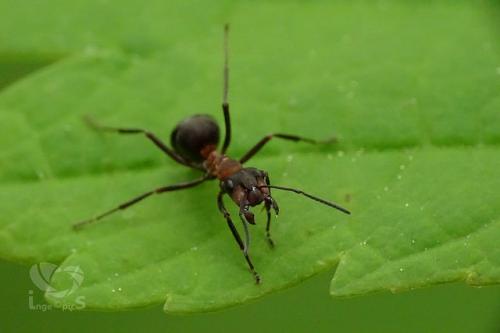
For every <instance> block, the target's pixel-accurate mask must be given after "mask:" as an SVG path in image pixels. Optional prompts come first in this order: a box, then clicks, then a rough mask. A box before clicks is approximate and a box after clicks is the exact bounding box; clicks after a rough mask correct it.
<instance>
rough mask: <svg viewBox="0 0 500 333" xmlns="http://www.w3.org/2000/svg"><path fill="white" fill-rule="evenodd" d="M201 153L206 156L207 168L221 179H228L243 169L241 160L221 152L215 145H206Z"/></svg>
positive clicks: (204, 163)
mask: <svg viewBox="0 0 500 333" xmlns="http://www.w3.org/2000/svg"><path fill="white" fill-rule="evenodd" d="M201 154H202V156H203V157H204V158H205V162H203V166H204V167H205V169H206V170H207V171H208V172H209V173H210V174H211V175H212V176H215V177H217V179H219V180H226V179H227V178H229V177H231V176H232V175H234V174H235V173H236V172H238V171H240V170H241V169H242V165H241V163H240V162H238V161H236V160H233V159H231V158H229V157H227V156H226V155H223V154H221V153H219V152H218V151H217V150H215V147H213V148H212V147H205V149H203V150H202V151H201Z"/></svg>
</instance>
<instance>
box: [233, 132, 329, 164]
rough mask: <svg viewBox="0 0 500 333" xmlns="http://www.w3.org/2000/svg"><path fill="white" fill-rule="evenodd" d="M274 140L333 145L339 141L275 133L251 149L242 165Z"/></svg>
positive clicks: (241, 159) (241, 161) (244, 157)
mask: <svg viewBox="0 0 500 333" xmlns="http://www.w3.org/2000/svg"><path fill="white" fill-rule="evenodd" d="M272 138H279V139H284V140H289V141H295V142H299V141H302V142H308V143H312V144H322V143H333V142H335V141H337V139H336V138H331V139H327V140H323V141H318V140H313V139H308V138H303V137H300V136H297V135H291V134H281V133H275V134H269V135H266V136H265V137H263V138H262V139H261V140H260V141H259V142H258V143H257V144H256V145H255V146H254V147H253V148H252V149H250V150H249V151H248V152H247V153H246V154H245V155H243V157H242V158H240V163H242V164H243V163H245V162H246V161H248V160H249V159H251V158H252V157H253V156H254V155H255V154H256V153H257V152H258V151H259V150H261V148H262V147H264V145H265V144H266V143H268V142H269V141H271V139H272Z"/></svg>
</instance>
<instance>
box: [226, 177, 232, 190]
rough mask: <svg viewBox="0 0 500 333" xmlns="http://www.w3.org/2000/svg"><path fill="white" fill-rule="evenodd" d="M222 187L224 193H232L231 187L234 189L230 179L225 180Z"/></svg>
mask: <svg viewBox="0 0 500 333" xmlns="http://www.w3.org/2000/svg"><path fill="white" fill-rule="evenodd" d="M224 187H225V189H226V191H232V190H233V187H234V184H233V181H232V180H231V179H228V180H226V181H225V182H224Z"/></svg>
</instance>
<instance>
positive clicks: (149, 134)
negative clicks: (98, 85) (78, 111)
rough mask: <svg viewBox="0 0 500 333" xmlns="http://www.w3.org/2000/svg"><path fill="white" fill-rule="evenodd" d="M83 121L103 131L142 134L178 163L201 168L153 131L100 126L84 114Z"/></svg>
mask: <svg viewBox="0 0 500 333" xmlns="http://www.w3.org/2000/svg"><path fill="white" fill-rule="evenodd" d="M83 119H84V120H85V122H86V123H87V124H88V125H89V126H90V127H92V128H94V129H96V130H98V131H104V132H114V133H118V134H143V135H144V136H146V138H147V139H149V140H150V141H151V142H153V143H154V144H155V146H156V147H158V148H160V150H162V151H163V152H164V153H165V154H167V155H168V156H169V157H170V158H172V159H173V160H174V161H176V162H177V163H180V164H182V165H185V166H187V167H190V168H195V169H200V170H202V169H201V168H199V167H197V166H195V165H192V164H190V163H189V162H188V161H186V160H185V159H184V158H182V156H180V155H179V154H177V153H176V152H175V151H173V150H172V149H170V148H169V147H167V145H166V144H164V143H163V142H162V141H161V140H160V139H159V138H158V137H157V136H156V135H155V134H154V133H152V132H150V131H148V130H144V129H140V128H121V127H110V126H102V125H100V124H98V123H96V122H95V121H94V120H93V119H92V118H90V117H89V116H84V118H83Z"/></svg>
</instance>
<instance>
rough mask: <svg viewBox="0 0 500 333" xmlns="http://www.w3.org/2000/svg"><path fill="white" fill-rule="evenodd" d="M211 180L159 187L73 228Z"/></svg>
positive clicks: (206, 176)
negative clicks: (153, 198)
mask: <svg viewBox="0 0 500 333" xmlns="http://www.w3.org/2000/svg"><path fill="white" fill-rule="evenodd" d="M207 179H209V176H208V175H204V176H203V177H202V178H199V179H196V180H193V181H190V182H185V183H179V184H175V185H168V186H163V187H159V188H157V189H154V190H152V191H148V192H146V193H143V194H141V195H139V196H137V197H135V198H132V199H130V200H128V201H126V202H124V203H122V204H121V205H118V206H117V207H115V208H113V209H110V210H108V211H106V212H104V213H102V214H100V215H97V216H95V217H93V218H91V219H88V220H84V221H81V222H78V223H76V224H74V225H73V228H74V229H75V230H78V229H81V228H82V227H84V226H85V225H87V224H90V223H94V222H97V221H99V220H100V219H102V218H104V217H106V216H108V215H111V214H113V213H115V212H117V211H119V210H124V209H127V208H128V207H130V206H132V205H135V204H136V203H138V202H140V201H142V200H144V199H146V198H147V197H149V196H151V195H153V194H160V193H165V192H172V191H176V190H182V189H185V188H190V187H194V186H196V185H199V184H201V183H203V182H204V181H205V180H207Z"/></svg>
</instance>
